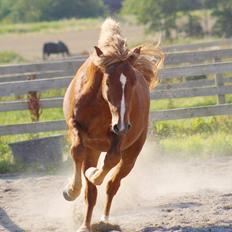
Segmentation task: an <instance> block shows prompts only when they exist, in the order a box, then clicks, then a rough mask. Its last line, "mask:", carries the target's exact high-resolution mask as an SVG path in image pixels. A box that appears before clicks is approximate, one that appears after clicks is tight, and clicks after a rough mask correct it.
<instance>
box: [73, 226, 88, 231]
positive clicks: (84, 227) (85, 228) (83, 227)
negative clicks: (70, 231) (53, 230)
mask: <svg viewBox="0 0 232 232" xmlns="http://www.w3.org/2000/svg"><path fill="white" fill-rule="evenodd" d="M76 232H91V231H90V230H89V229H88V227H87V226H82V227H80V228H79V229H78V230H77V231H76Z"/></svg>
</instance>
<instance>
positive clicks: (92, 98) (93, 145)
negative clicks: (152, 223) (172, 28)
mask: <svg viewBox="0 0 232 232" xmlns="http://www.w3.org/2000/svg"><path fill="white" fill-rule="evenodd" d="M163 58H164V56H163V53H162V52H161V51H160V49H159V48H157V47H154V46H152V45H151V46H140V47H136V48H134V49H131V50H130V49H128V47H127V45H126V42H125V39H124V38H123V37H122V36H121V31H120V27H119V24H118V23H117V22H115V21H114V20H112V19H107V20H106V21H105V22H104V23H103V25H102V29H101V34H100V39H99V42H98V46H97V47H95V51H94V52H93V53H92V54H91V55H90V57H89V58H88V59H87V60H86V61H85V62H84V64H83V65H82V66H81V67H80V68H79V70H78V71H77V73H76V76H75V77H74V78H73V80H72V81H71V83H70V85H69V87H68V89H67V91H66V93H65V97H64V103H63V110H64V116H65V119H66V122H67V125H68V129H69V135H70V139H71V143H72V144H71V156H72V159H73V162H74V175H73V178H72V180H71V181H70V182H69V183H68V185H67V186H66V188H65V189H64V192H63V195H64V198H65V199H66V200H68V201H73V200H75V199H76V198H77V197H78V196H79V194H80V192H81V188H82V177H83V180H84V181H85V185H84V186H85V200H86V210H85V216H84V221H83V224H82V225H81V227H80V228H79V230H78V232H90V230H91V228H90V226H91V217H92V212H93V208H94V205H95V203H96V199H97V187H96V186H97V185H100V184H101V183H102V182H103V180H104V178H105V176H106V175H107V174H108V173H109V171H110V170H111V169H112V168H114V167H115V170H114V172H113V175H112V176H111V178H110V179H109V180H108V184H107V190H106V194H107V197H106V202H105V206H104V213H103V217H102V220H103V221H107V220H108V218H109V213H110V207H111V203H112V200H113V197H114V195H115V194H116V193H117V191H118V189H119V186H120V183H121V180H122V179H123V178H124V177H126V176H127V175H128V174H129V173H130V171H131V170H132V168H133V166H134V164H135V161H136V158H137V157H138V155H139V153H140V151H141V149H142V147H143V145H144V142H145V139H146V135H147V127H148V115H149V106H150V94H149V89H151V88H153V87H155V85H156V83H157V70H158V67H159V66H160V65H161V64H162V63H163ZM101 152H107V153H106V156H105V159H104V163H103V165H102V166H101V167H98V166H97V163H98V159H99V155H100V153H101ZM138 184H139V183H138Z"/></svg>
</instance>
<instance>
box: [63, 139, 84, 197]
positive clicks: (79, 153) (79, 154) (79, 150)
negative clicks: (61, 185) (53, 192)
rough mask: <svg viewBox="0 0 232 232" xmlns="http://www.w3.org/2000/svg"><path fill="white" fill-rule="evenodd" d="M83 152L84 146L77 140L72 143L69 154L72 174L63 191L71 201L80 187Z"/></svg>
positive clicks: (76, 195) (77, 193) (78, 193)
mask: <svg viewBox="0 0 232 232" xmlns="http://www.w3.org/2000/svg"><path fill="white" fill-rule="evenodd" d="M85 153H86V151H85V148H84V147H83V146H82V145H81V144H79V143H78V142H77V143H76V144H73V145H72V147H71V156H72V159H73V162H74V175H73V177H72V180H71V181H70V183H68V185H67V186H66V187H65V189H64V191H63V196H64V198H65V199H66V200H67V201H73V200H75V199H76V198H77V197H78V196H79V195H80V192H81V187H82V181H81V167H82V164H83V160H84V156H85Z"/></svg>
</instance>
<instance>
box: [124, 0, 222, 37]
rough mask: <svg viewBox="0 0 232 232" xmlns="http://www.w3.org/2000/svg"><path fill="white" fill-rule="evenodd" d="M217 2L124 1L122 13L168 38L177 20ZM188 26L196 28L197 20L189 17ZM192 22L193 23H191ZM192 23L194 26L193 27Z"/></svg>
mask: <svg viewBox="0 0 232 232" xmlns="http://www.w3.org/2000/svg"><path fill="white" fill-rule="evenodd" d="M215 1H218V0H192V1H186V0H140V1H137V0H125V1H124V4H123V10H122V13H130V14H134V15H136V16H137V19H138V21H139V22H140V23H142V24H144V25H146V26H148V29H149V30H152V31H163V32H164V34H165V36H166V37H168V38H170V36H171V32H172V30H176V29H177V19H179V17H182V16H183V13H184V15H187V16H188V15H190V12H191V11H193V10H198V9H205V8H206V7H207V9H208V8H212V7H213V6H214V5H215ZM189 20H190V21H189V22H188V23H189V25H191V26H192V27H194V30H195V29H197V28H196V27H198V29H200V28H199V22H198V26H197V19H196V18H194V19H193V18H191V17H189ZM193 20H194V21H193ZM193 23H194V25H193ZM198 29H197V30H198Z"/></svg>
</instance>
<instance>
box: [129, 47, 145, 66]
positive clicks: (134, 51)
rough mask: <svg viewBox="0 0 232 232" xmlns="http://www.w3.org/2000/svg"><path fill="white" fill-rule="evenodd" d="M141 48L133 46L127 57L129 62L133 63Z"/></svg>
mask: <svg viewBox="0 0 232 232" xmlns="http://www.w3.org/2000/svg"><path fill="white" fill-rule="evenodd" d="M141 48H142V47H137V48H135V49H134V50H133V51H132V52H131V55H130V56H129V58H128V61H129V62H130V63H131V64H133V63H134V62H135V61H136V59H137V58H138V57H139V55H140V51H141Z"/></svg>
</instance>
